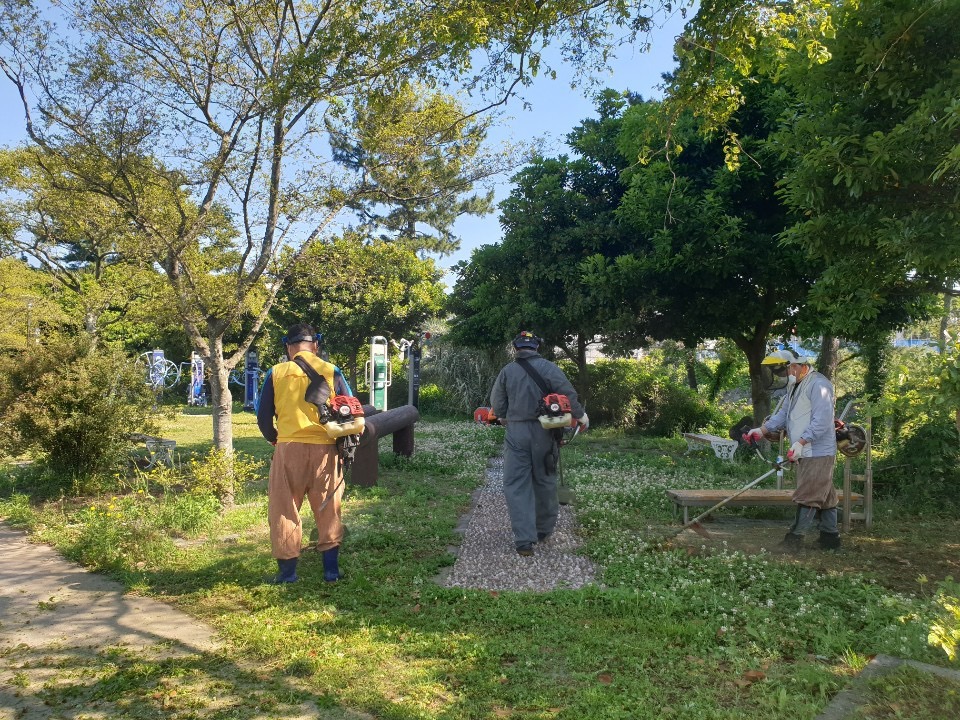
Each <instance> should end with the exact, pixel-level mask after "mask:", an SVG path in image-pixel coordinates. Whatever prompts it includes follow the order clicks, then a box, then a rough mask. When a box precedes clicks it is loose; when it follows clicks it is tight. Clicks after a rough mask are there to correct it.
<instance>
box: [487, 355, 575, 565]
mask: <svg viewBox="0 0 960 720" xmlns="http://www.w3.org/2000/svg"><path fill="white" fill-rule="evenodd" d="M516 357H517V358H518V359H523V358H525V359H528V360H529V361H530V365H531V366H532V367H533V368H534V369H535V370H536V371H537V372H538V373H539V374H540V377H542V378H543V380H544V382H546V384H547V388H548V389H549V390H550V392H555V393H559V394H561V395H566V396H567V397H568V398H569V399H570V408H571V410H572V412H573V416H574V417H575V418H580V417H582V416H583V414H584V409H583V405H581V404H580V402H579V401H578V400H577V391H576V390H574V389H573V385H571V384H570V381H569V380H567V376H566V375H564V374H563V371H562V370H561V369H560V368H558V367H557V366H556V365H554V364H553V363H552V362H550V361H549V360H546V359H545V358H542V357H540V355H539V354H538V353H537V352H536V351H534V350H518V351H517V354H516ZM542 397H543V392H542V391H541V390H540V388H539V387H538V386H537V383H536V381H534V379H533V378H532V377H530V376H529V375H528V374H527V372H526V370H524V369H523V368H522V367H521V366H520V365H519V364H517V363H516V362H511V363H509V364H508V365H506V366H505V367H504V368H503V369H502V370H501V371H500V374H499V375H497V379H496V381H494V383H493V389H492V390H491V391H490V404H491V407H492V409H493V412H494V414H495V415H496V416H497V417H498V418H501V420H505V421H506V424H507V436H506V440H505V441H504V445H503V494H504V496H505V497H506V500H507V509H508V510H509V512H510V523H511V525H512V526H513V541H514V543H515V545H516V547H518V548H519V547H522V546H524V545H528V544H532V543H535V542H537V535H538V533H539V534H540V535H541V536H546V535H549V534H550V533H552V532H553V529H554V527H555V526H556V524H557V514H558V513H559V511H560V506H559V502H558V500H557V471H556V462H557V453H558V448H557V445H556V443H555V442H554V439H553V436H552V435H551V432H550V431H549V430H545V429H544V428H543V427H542V426H541V425H540V422H539V421H538V420H537V406H538V405H539V403H540V400H541V398H542ZM548 465H549V467H548Z"/></svg>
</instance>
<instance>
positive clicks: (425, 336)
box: [397, 332, 430, 408]
mask: <svg viewBox="0 0 960 720" xmlns="http://www.w3.org/2000/svg"><path fill="white" fill-rule="evenodd" d="M429 341H430V333H428V332H422V333H420V334H419V335H417V337H416V338H414V339H413V341H410V340H406V339H404V340H401V341H400V342H399V343H398V344H397V345H398V347H399V348H400V351H401V352H402V353H404V354H405V355H406V358H407V405H413V407H415V408H419V407H420V358H421V357H422V355H423V346H424V345H426V344H427V343H428V342H429Z"/></svg>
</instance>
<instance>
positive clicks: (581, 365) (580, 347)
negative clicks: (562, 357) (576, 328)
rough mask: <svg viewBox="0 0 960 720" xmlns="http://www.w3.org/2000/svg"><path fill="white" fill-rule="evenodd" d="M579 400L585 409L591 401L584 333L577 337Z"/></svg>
mask: <svg viewBox="0 0 960 720" xmlns="http://www.w3.org/2000/svg"><path fill="white" fill-rule="evenodd" d="M577 398H578V399H579V400H580V404H581V405H583V406H584V407H586V406H587V401H588V400H589V399H590V381H589V380H588V379H587V341H586V340H585V339H584V336H583V334H582V333H581V334H579V335H577Z"/></svg>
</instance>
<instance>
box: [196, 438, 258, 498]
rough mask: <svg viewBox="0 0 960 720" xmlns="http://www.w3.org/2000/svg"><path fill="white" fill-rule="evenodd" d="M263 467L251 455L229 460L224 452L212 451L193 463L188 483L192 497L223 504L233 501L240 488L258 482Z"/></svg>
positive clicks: (240, 455)
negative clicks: (225, 501) (228, 500)
mask: <svg viewBox="0 0 960 720" xmlns="http://www.w3.org/2000/svg"><path fill="white" fill-rule="evenodd" d="M262 467H263V462H262V461H260V460H256V459H254V458H252V457H250V456H249V455H244V454H243V453H240V452H235V453H234V454H233V457H232V458H228V457H227V456H226V453H224V452H223V451H222V450H218V449H216V448H211V449H210V452H208V453H207V455H206V456H205V457H203V458H200V459H193V460H191V461H190V464H189V477H187V478H185V479H184V483H185V487H186V490H187V491H188V492H189V493H190V494H192V495H198V496H208V497H215V498H218V499H220V500H221V501H223V500H225V499H232V498H233V494H234V492H235V490H236V488H242V487H243V486H244V485H246V484H247V483H249V482H252V481H254V480H256V479H258V478H259V476H260V475H259V474H260V469H261V468H262Z"/></svg>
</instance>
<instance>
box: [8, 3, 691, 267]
mask: <svg viewBox="0 0 960 720" xmlns="http://www.w3.org/2000/svg"><path fill="white" fill-rule="evenodd" d="M683 22H684V21H683V19H682V18H681V17H680V15H679V13H674V15H673V16H672V17H670V18H668V19H666V20H662V19H661V20H660V21H659V22H658V23H657V27H656V28H655V29H654V31H653V32H652V34H651V38H650V39H651V48H650V50H649V52H646V53H641V52H639V51H638V50H636V49H634V48H632V47H623V48H621V49H620V50H619V52H618V54H617V58H616V59H615V60H614V61H613V62H612V63H611V68H610V71H609V72H608V73H603V74H600V75H599V76H598V77H597V78H596V79H597V80H598V82H599V84H598V85H596V86H594V87H593V88H590V87H587V86H585V85H582V86H581V87H578V88H571V87H570V85H571V80H572V79H573V78H574V73H573V72H572V70H571V68H569V67H565V66H559V67H557V68H556V70H557V79H556V80H552V79H550V78H546V77H539V78H536V79H535V80H534V82H533V84H532V85H531V86H529V87H527V88H524V89H523V91H522V96H521V97H517V98H512V99H511V100H510V102H509V103H508V104H507V106H506V113H505V117H504V118H503V120H502V121H500V122H498V123H497V124H496V126H495V127H493V128H491V131H490V133H489V136H488V137H489V140H490V141H491V142H493V143H498V142H504V141H510V140H513V141H522V140H530V139H533V138H534V137H543V138H545V139H546V141H547V145H546V147H545V152H546V153H547V154H548V155H559V154H561V153H564V152H568V149H567V148H566V146H565V144H564V143H563V138H564V136H565V135H566V134H567V133H568V132H570V130H572V129H573V128H574V126H576V125H577V124H578V123H579V122H580V121H581V120H584V119H586V118H590V117H593V115H594V110H593V101H592V97H593V95H594V94H595V93H596V91H597V90H599V89H601V88H603V87H611V88H614V89H616V90H631V91H633V92H637V93H640V94H641V95H643V96H644V97H659V92H658V90H657V85H658V84H659V83H660V80H661V75H662V74H663V73H664V72H667V71H669V70H671V69H672V68H673V42H674V38H675V37H676V36H677V35H678V34H679V33H680V31H681V30H682V28H683ZM525 103H526V104H527V105H529V107H528V108H525V107H524V104H525ZM25 137H26V134H25V132H24V130H23V111H22V110H21V105H20V99H19V97H18V96H17V94H16V91H15V89H14V87H13V85H12V84H11V83H10V82H9V81H7V80H6V78H2V77H0V145H14V144H16V143H19V142H21V141H22V140H23V139H25ZM512 174H513V173H512V172H511V173H506V174H504V175H503V176H502V177H498V178H494V180H493V189H494V191H495V202H499V201H501V200H503V199H504V198H505V197H507V196H508V195H509V194H510V175H512ZM497 218H498V214H497V212H494V213H491V214H490V215H487V216H485V217H482V218H476V217H464V218H461V219H460V220H459V221H458V222H457V224H456V226H455V231H456V233H457V234H458V235H459V236H460V237H461V238H462V243H461V249H460V250H459V251H458V252H457V253H455V254H454V255H452V256H450V257H446V258H443V259H442V260H441V261H440V263H439V264H440V266H441V267H443V268H445V269H446V268H450V267H452V266H453V265H454V264H455V263H457V262H459V261H460V260H468V259H469V258H470V254H471V252H472V251H473V250H474V249H476V248H477V247H479V246H480V245H485V244H489V243H494V242H497V241H499V240H500V239H501V231H500V224H499V221H498V219H497ZM446 282H447V284H448V285H450V284H452V283H453V277H451V276H448V277H447V278H446Z"/></svg>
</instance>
